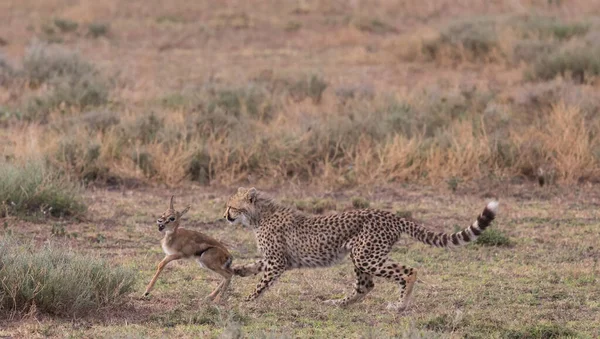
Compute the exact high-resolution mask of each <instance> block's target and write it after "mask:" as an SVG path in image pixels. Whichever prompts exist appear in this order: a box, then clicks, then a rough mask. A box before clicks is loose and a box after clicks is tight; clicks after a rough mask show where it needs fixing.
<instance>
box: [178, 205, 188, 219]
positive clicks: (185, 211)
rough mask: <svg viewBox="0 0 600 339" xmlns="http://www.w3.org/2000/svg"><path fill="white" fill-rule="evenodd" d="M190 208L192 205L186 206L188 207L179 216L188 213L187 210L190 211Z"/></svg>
mask: <svg viewBox="0 0 600 339" xmlns="http://www.w3.org/2000/svg"><path fill="white" fill-rule="evenodd" d="M189 210H190V206H188V207H186V208H185V209H184V210H183V211H181V212H180V213H179V216H180V217H181V216H182V215H184V214H186V213H187V211H189Z"/></svg>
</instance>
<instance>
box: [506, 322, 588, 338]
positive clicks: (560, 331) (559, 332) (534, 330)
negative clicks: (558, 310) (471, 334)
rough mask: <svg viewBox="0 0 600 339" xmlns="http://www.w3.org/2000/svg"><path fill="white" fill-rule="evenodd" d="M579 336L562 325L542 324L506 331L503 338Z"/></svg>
mask: <svg viewBox="0 0 600 339" xmlns="http://www.w3.org/2000/svg"><path fill="white" fill-rule="evenodd" d="M578 336H579V334H578V333H577V332H576V331H574V330H572V329H570V328H568V327H566V326H564V325H560V324H555V323H552V324H546V323H541V324H537V325H530V326H524V327H523V328H519V329H511V330H506V331H504V333H503V336H502V337H503V338H507V339H534V338H544V339H546V338H547V339H552V338H568V337H578Z"/></svg>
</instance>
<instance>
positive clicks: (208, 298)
mask: <svg viewBox="0 0 600 339" xmlns="http://www.w3.org/2000/svg"><path fill="white" fill-rule="evenodd" d="M224 283H225V280H223V281H221V282H220V283H219V285H218V286H217V288H215V289H214V290H213V291H212V292H210V294H209V295H208V296H206V299H207V300H211V301H212V300H213V299H214V298H215V297H216V296H217V294H218V293H219V291H221V288H222V287H223V284H224Z"/></svg>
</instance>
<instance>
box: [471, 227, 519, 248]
mask: <svg viewBox="0 0 600 339" xmlns="http://www.w3.org/2000/svg"><path fill="white" fill-rule="evenodd" d="M475 244H478V245H482V246H496V247H511V246H513V242H512V241H511V240H510V238H509V237H508V236H507V235H506V234H504V233H503V232H502V231H500V230H499V229H497V228H494V227H491V228H488V229H486V230H485V231H484V232H483V233H481V235H480V236H479V238H477V240H475Z"/></svg>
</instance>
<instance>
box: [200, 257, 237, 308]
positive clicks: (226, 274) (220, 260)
mask: <svg viewBox="0 0 600 339" xmlns="http://www.w3.org/2000/svg"><path fill="white" fill-rule="evenodd" d="M198 262H199V263H200V265H201V266H203V267H206V268H208V269H209V270H211V271H213V272H215V273H218V274H219V275H220V276H222V277H223V280H222V281H221V282H220V283H219V285H218V286H217V288H215V289H214V290H213V291H212V292H211V293H210V294H209V295H208V296H207V297H206V300H212V301H214V302H215V303H219V302H220V301H221V299H222V298H223V296H224V295H225V292H226V291H227V288H228V287H229V283H230V281H231V277H232V276H233V271H232V270H231V257H230V256H226V255H224V253H223V252H222V251H219V250H218V249H216V248H215V249H210V250H208V251H206V252H204V253H202V256H201V257H200V258H198Z"/></svg>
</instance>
